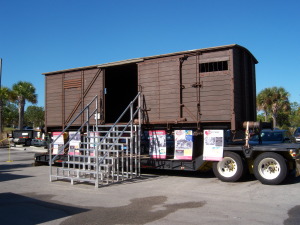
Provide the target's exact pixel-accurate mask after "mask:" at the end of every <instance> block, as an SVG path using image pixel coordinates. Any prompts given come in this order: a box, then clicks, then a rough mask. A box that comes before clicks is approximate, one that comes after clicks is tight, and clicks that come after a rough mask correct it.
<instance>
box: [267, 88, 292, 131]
mask: <svg viewBox="0 0 300 225" xmlns="http://www.w3.org/2000/svg"><path fill="white" fill-rule="evenodd" d="M271 92H272V98H271V99H272V105H271V109H272V113H271V114H272V118H273V126H274V127H276V126H277V116H278V113H279V112H280V111H282V112H287V111H289V110H290V109H291V104H290V101H289V95H290V94H289V93H288V92H287V91H286V90H285V89H284V88H283V87H279V88H278V87H272V88H271Z"/></svg>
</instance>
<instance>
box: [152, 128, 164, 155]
mask: <svg viewBox="0 0 300 225" xmlns="http://www.w3.org/2000/svg"><path fill="white" fill-rule="evenodd" d="M149 141H150V146H149V155H150V156H151V157H152V158H155V159H165V158H166V157H167V147H166V131H165V130H150V131H149Z"/></svg>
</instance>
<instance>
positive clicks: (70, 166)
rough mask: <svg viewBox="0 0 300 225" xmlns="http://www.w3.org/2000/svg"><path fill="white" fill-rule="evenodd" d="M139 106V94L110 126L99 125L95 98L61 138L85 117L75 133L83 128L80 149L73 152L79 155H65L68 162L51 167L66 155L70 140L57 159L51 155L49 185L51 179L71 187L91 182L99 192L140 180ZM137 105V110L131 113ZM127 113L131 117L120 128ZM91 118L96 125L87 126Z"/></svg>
mask: <svg viewBox="0 0 300 225" xmlns="http://www.w3.org/2000/svg"><path fill="white" fill-rule="evenodd" d="M94 102H96V103H94ZM140 102H141V100H140V93H138V95H137V96H136V97H135V98H134V100H133V101H132V102H131V103H130V104H129V105H128V106H127V108H126V109H125V110H124V112H123V113H122V114H121V116H120V117H119V118H118V120H117V121H116V122H115V123H114V124H113V125H98V120H97V117H98V114H97V112H98V104H97V96H96V97H95V98H94V99H93V100H92V101H91V103H90V104H88V105H87V106H86V107H85V109H83V110H82V111H81V112H80V113H79V114H78V116H76V117H75V119H74V120H72V121H71V122H70V123H69V125H68V126H67V127H66V128H65V129H64V130H63V131H62V132H61V135H63V134H64V133H65V132H66V131H67V130H68V129H69V127H70V126H71V125H72V124H73V123H74V122H75V121H76V119H77V118H78V117H79V116H80V115H82V113H85V115H86V120H85V121H84V123H83V124H82V125H81V126H80V128H79V129H78V130H77V133H78V132H80V131H81V130H82V128H83V127H85V126H86V131H87V132H86V133H85V134H84V136H83V137H82V141H81V142H80V147H79V148H78V149H76V150H77V152H79V154H73V155H70V154H68V155H67V160H65V161H63V162H62V166H61V167H54V166H53V163H54V162H55V160H56V159H57V157H59V154H67V153H65V152H64V149H65V148H66V147H67V146H68V144H69V143H70V141H71V140H72V139H71V140H69V141H68V142H67V143H66V144H65V145H64V146H61V147H60V149H59V150H58V155H52V153H51V151H50V162H49V164H50V181H53V180H54V179H56V180H58V179H62V180H70V181H71V184H74V182H90V183H94V184H95V187H97V188H98V187H99V185H104V184H111V183H114V182H122V181H124V180H127V179H132V178H135V177H138V176H140V130H141V111H140V106H141V104H140ZM92 105H95V107H96V108H95V109H94V110H90V108H91V106H92ZM136 105H137V108H136V109H135V110H134V106H136ZM128 112H129V114H130V119H129V121H128V122H127V123H125V124H124V123H122V125H121V124H120V122H119V121H121V120H122V118H123V117H124V115H125V114H127V113H128ZM95 115H96V116H95ZM93 116H95V119H96V125H94V126H90V125H89V124H90V120H91V118H93ZM135 118H137V119H135ZM90 127H92V129H90ZM61 135H60V136H61ZM60 136H58V137H57V138H56V139H55V140H54V141H53V143H54V142H55V141H56V140H57V139H58V138H59V137H60ZM53 143H52V144H51V145H50V146H51V148H50V149H52V147H53Z"/></svg>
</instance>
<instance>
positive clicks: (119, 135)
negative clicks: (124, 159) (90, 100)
mask: <svg viewBox="0 0 300 225" xmlns="http://www.w3.org/2000/svg"><path fill="white" fill-rule="evenodd" d="M140 96H141V92H139V93H138V94H137V96H136V97H135V98H134V99H133V100H132V101H131V102H130V103H129V105H128V106H127V107H126V109H125V110H124V111H123V113H122V114H121V115H120V116H119V118H118V119H117V121H116V122H115V123H114V124H113V125H112V127H111V128H110V129H109V130H108V131H107V133H106V135H105V136H104V137H103V138H102V140H101V141H100V142H99V143H98V144H97V148H96V152H97V153H96V154H97V156H98V149H99V146H100V145H102V144H103V142H104V140H105V139H106V138H107V137H108V135H109V133H110V132H111V131H112V130H114V128H115V127H116V126H117V124H118V123H119V121H120V120H121V119H122V117H123V116H124V115H125V114H126V112H127V111H128V110H129V109H132V107H133V105H134V103H135V102H136V101H137V100H139V102H138V107H137V109H136V111H135V112H134V113H133V112H132V111H131V119H130V121H129V122H128V123H127V124H126V125H125V126H124V128H123V130H122V131H121V133H120V134H118V136H117V137H115V138H116V140H115V141H114V142H113V143H112V145H111V146H110V147H109V149H107V150H106V151H107V152H106V153H105V155H104V156H103V157H102V158H101V161H100V162H99V163H102V162H103V161H104V160H105V158H106V157H107V156H108V151H110V150H111V149H112V148H113V147H114V146H115V145H116V144H117V143H118V140H119V139H120V138H121V137H122V135H123V134H124V132H125V130H126V129H127V128H128V127H129V125H133V120H134V117H135V116H136V114H137V113H138V112H140V110H141V106H140ZM139 122H140V120H139ZM139 126H140V123H139ZM131 136H132V135H131Z"/></svg>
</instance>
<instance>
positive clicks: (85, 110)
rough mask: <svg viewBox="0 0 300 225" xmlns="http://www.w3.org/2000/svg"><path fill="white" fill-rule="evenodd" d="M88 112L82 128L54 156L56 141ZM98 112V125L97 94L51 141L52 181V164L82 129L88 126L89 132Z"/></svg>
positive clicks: (50, 162)
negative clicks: (92, 119)
mask: <svg viewBox="0 0 300 225" xmlns="http://www.w3.org/2000/svg"><path fill="white" fill-rule="evenodd" d="M94 102H95V104H96V105H95V109H94V110H92V112H90V107H91V105H92V104H93V103H94ZM83 113H86V120H85V121H84V122H83V123H82V125H81V126H80V128H79V129H78V130H77V131H76V133H75V135H74V136H73V137H72V138H70V139H69V140H68V142H66V143H65V144H64V145H63V146H61V147H59V148H58V151H57V154H56V155H55V156H54V157H53V158H52V151H53V146H54V144H55V142H56V141H57V140H58V139H59V138H60V137H61V136H62V135H64V133H65V132H66V131H67V130H68V129H69V128H70V127H71V126H72V125H73V123H74V122H75V121H76V120H77V119H78V118H79V117H80V116H81V115H82V114H83ZM95 114H96V117H95V119H96V126H97V125H98V95H96V96H95V97H94V98H93V99H92V101H91V102H90V103H89V104H88V105H87V106H86V107H85V108H84V109H83V110H81V112H80V113H79V114H78V115H77V116H76V117H75V118H74V119H73V120H72V121H71V122H69V124H68V125H67V126H66V127H65V129H64V130H63V131H62V132H61V133H60V134H59V135H58V136H57V137H56V138H55V139H54V140H53V141H52V142H51V143H50V146H49V165H50V181H52V164H54V161H55V160H56V159H57V157H59V155H63V154H65V151H64V150H65V148H66V146H68V145H69V143H70V142H71V141H72V139H73V138H74V137H75V136H76V134H77V133H78V132H80V130H81V129H82V128H83V127H84V126H86V130H87V132H89V127H90V123H89V121H90V118H91V117H92V116H93V115H95Z"/></svg>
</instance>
